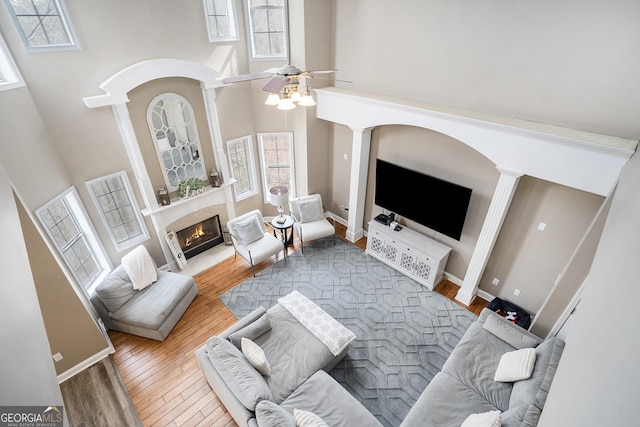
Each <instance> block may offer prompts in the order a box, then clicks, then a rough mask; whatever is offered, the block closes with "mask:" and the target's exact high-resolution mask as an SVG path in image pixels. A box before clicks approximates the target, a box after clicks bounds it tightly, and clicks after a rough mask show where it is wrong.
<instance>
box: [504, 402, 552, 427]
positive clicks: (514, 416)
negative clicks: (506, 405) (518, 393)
mask: <svg viewBox="0 0 640 427" xmlns="http://www.w3.org/2000/svg"><path fill="white" fill-rule="evenodd" d="M541 413H542V411H541V410H540V408H537V407H535V406H534V405H526V404H523V405H520V406H516V407H515V408H511V409H509V410H508V411H505V412H503V413H502V421H501V422H502V424H501V427H536V426H537V425H538V419H539V418H540V414H541Z"/></svg>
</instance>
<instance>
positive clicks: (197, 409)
mask: <svg viewBox="0 0 640 427" xmlns="http://www.w3.org/2000/svg"><path fill="white" fill-rule="evenodd" d="M336 229H337V233H338V235H339V236H341V237H344V235H345V231H346V229H345V227H344V226H342V225H340V224H336ZM355 244H356V245H357V246H359V247H360V248H362V249H365V248H366V239H360V240H359V241H358V242H356V243H355ZM299 249H300V242H299V240H297V239H296V240H294V246H293V249H291V248H290V249H289V252H290V253H291V251H292V250H293V251H296V250H299ZM282 257H283V255H278V256H277V257H272V258H271V259H270V260H267V261H265V262H263V263H261V264H260V265H258V266H256V272H258V271H261V270H263V269H265V268H267V267H268V266H270V265H272V264H273V263H275V262H277V261H279V260H281V259H282ZM249 277H251V268H250V267H249V265H248V264H247V263H246V261H245V260H244V259H242V258H241V257H237V259H234V257H231V258H229V259H227V260H224V261H222V262H221V263H219V264H218V265H216V266H214V267H212V268H210V269H209V270H206V271H204V272H202V273H200V274H198V275H196V276H194V279H195V280H196V283H197V285H198V291H199V292H198V296H197V297H196V299H195V300H194V301H193V303H192V304H191V306H190V307H189V309H188V310H187V312H186V313H185V315H184V316H183V318H182V319H181V320H180V322H179V323H178V324H177V325H176V327H175V329H174V330H173V331H172V332H171V334H170V335H169V336H168V337H167V339H166V340H165V341H164V342H157V341H153V340H149V339H145V338H140V337H136V336H134V335H129V334H124V333H121V332H109V336H110V337H111V340H112V342H113V345H114V346H115V348H116V353H115V354H114V355H113V358H114V361H115V363H116V365H117V367H118V369H119V371H120V374H121V376H122V380H123V382H124V384H125V386H126V388H127V390H128V391H129V394H130V396H131V400H132V401H133V404H134V405H135V408H136V410H137V411H138V414H139V417H140V420H141V421H142V424H143V425H144V426H235V425H236V424H235V422H234V421H233V419H232V418H231V416H230V415H229V414H228V413H227V411H226V409H225V408H224V406H223V405H222V403H221V402H220V400H219V399H218V397H217V396H216V395H215V393H214V392H213V391H212V390H211V388H210V387H209V385H208V384H207V381H206V379H205V377H204V374H203V373H202V371H201V370H200V367H199V366H198V363H197V362H196V359H195V357H194V353H195V350H197V349H198V348H199V347H200V346H202V345H203V344H204V343H205V342H206V341H207V339H208V338H209V337H211V336H212V335H215V334H218V333H220V332H222V331H223V330H224V329H226V328H227V327H229V326H230V325H232V324H233V323H234V322H235V321H236V319H235V317H234V316H233V314H231V312H230V311H229V310H228V309H227V307H226V306H225V305H224V304H223V303H222V302H221V301H220V299H219V296H220V295H221V294H223V293H224V292H226V291H227V290H228V289H231V288H233V287H234V286H236V285H238V284H239V283H241V282H242V281H244V280H246V279H248V278H249ZM457 289H458V287H457V286H456V285H454V284H453V283H450V282H444V283H442V284H440V285H439V286H438V287H437V288H436V291H438V292H440V293H441V294H443V295H445V296H447V297H448V298H450V299H452V300H453V299H454V297H455V294H456V292H457ZM486 303H487V302H486V301H482V300H480V299H479V298H476V301H475V302H474V303H473V305H472V306H471V307H467V308H468V309H469V310H470V311H472V312H474V313H476V314H479V313H480V311H481V310H482V308H483V307H484V306H486ZM461 305H462V304H461ZM465 307H466V306H465ZM77 425H81V424H77ZM87 425H90V424H87Z"/></svg>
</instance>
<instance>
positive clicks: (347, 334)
mask: <svg viewBox="0 0 640 427" xmlns="http://www.w3.org/2000/svg"><path fill="white" fill-rule="evenodd" d="M278 302H279V303H280V305H282V306H283V307H284V308H286V309H287V311H288V312H289V313H291V315H292V316H293V317H295V318H296V320H297V321H298V322H300V323H301V324H302V325H303V326H304V327H305V328H307V329H308V330H309V332H311V333H312V334H313V335H314V336H315V337H316V338H318V339H319V340H320V341H321V342H322V343H323V344H324V345H326V346H327V348H328V349H329V350H330V351H331V353H332V354H333V355H334V356H337V355H338V354H340V353H341V352H342V351H343V350H344V349H345V348H346V347H347V346H348V345H349V344H350V343H351V341H353V340H354V339H355V338H356V335H355V334H354V333H353V332H351V331H350V330H349V329H347V328H345V327H344V326H343V325H342V324H341V323H340V322H338V321H337V320H336V319H334V318H333V317H331V316H330V315H329V313H327V312H326V311H324V310H323V309H321V308H320V307H318V306H317V305H316V303H314V302H313V301H311V300H310V299H308V298H307V297H305V296H304V295H302V294H301V293H300V292H298V291H293V292H291V293H290V294H289V295H285V296H284V297H282V298H280V299H278Z"/></svg>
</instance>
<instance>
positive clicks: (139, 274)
mask: <svg viewBox="0 0 640 427" xmlns="http://www.w3.org/2000/svg"><path fill="white" fill-rule="evenodd" d="M121 263H122V267H123V268H124V271H126V272H127V275H128V276H129V279H131V283H132V284H133V289H136V290H141V289H144V288H146V287H147V286H149V285H150V284H152V283H153V282H155V281H156V280H158V272H157V271H156V264H155V263H154V262H153V258H151V255H149V252H147V249H146V248H145V247H144V246H142V245H140V246H138V247H137V248H135V249H134V250H132V251H131V252H129V253H128V254H126V255H125V256H123V257H122V261H121Z"/></svg>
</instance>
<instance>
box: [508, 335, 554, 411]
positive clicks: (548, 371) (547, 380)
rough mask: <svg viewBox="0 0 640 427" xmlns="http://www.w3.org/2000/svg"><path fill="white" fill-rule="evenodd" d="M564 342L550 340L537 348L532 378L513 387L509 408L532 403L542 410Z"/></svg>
mask: <svg viewBox="0 0 640 427" xmlns="http://www.w3.org/2000/svg"><path fill="white" fill-rule="evenodd" d="M563 349H564V342H563V341H562V340H560V339H558V338H556V337H553V338H549V339H548V340H546V341H545V342H543V343H542V344H540V345H539V346H538V347H536V350H535V351H536V364H535V366H534V368H533V373H532V374H531V377H530V378H529V379H527V380H523V381H518V382H517V383H515V384H514V385H513V391H512V393H511V398H510V400H509V408H514V407H516V406H519V405H521V404H528V403H531V404H533V405H535V406H537V407H538V408H540V409H542V408H543V407H544V403H545V401H546V399H547V395H548V394H549V389H550V387H551V382H552V381H553V377H554V375H555V373H556V370H557V369H558V364H559V363H560V357H561V356H562V350H563Z"/></svg>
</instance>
